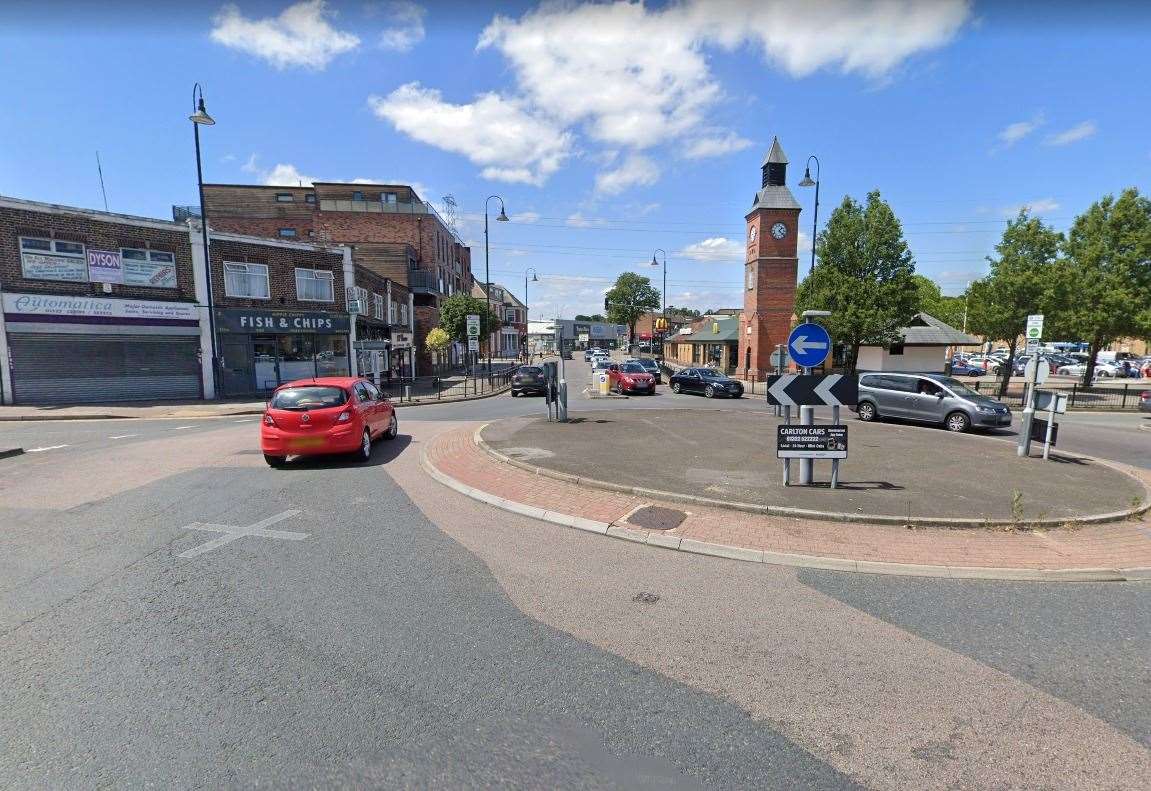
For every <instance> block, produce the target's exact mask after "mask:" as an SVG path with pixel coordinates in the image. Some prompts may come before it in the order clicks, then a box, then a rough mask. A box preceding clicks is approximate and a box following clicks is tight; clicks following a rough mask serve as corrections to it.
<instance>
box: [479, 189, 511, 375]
mask: <svg viewBox="0 0 1151 791" xmlns="http://www.w3.org/2000/svg"><path fill="white" fill-rule="evenodd" d="M492 198H495V199H496V200H498V201H499V202H500V216H499V217H496V222H507V221H508V214H507V212H506V211H505V210H504V199H503V198H501V197H500V196H499V195H489V196H488V199H487V200H485V201H484V299H485V300H486V301H487V305H488V312H489V313H490V312H491V309H492V294H491V289H492V274H491V263H490V256H489V253H488V204H489V203H491V201H492ZM491 375H492V336H491V335H490V334H489V335H488V376H489V377H490V376H491Z"/></svg>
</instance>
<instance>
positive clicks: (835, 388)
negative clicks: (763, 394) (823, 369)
mask: <svg viewBox="0 0 1151 791" xmlns="http://www.w3.org/2000/svg"><path fill="white" fill-rule="evenodd" d="M858 401H859V377H858V376H844V375H843V374H827V375H825V376H821V375H819V374H780V375H776V376H769V377H768V378H767V403H769V404H771V405H772V406H787V407H792V406H855V404H856V403H857V402H858Z"/></svg>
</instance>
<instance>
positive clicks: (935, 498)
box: [482, 409, 1149, 528]
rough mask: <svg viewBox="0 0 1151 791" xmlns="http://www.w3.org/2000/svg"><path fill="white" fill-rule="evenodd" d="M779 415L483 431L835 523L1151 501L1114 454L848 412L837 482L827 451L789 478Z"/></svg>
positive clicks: (1110, 512) (995, 522) (585, 463)
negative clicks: (1041, 452) (1032, 448)
mask: <svg viewBox="0 0 1151 791" xmlns="http://www.w3.org/2000/svg"><path fill="white" fill-rule="evenodd" d="M848 414H850V413H848ZM780 422H781V421H780V419H779V418H776V417H774V416H773V415H771V414H769V413H767V412H744V411H738V412H737V411H732V410H704V409H696V410H682V409H645V410H643V411H642V412H636V411H634V410H626V411H625V410H613V411H600V412H596V413H594V415H588V416H586V417H585V418H584V419H582V420H581V419H580V417H579V416H576V417H575V420H573V421H572V422H571V423H568V424H559V423H548V422H547V421H546V420H538V419H516V420H505V421H500V422H498V423H493V424H491V425H489V426H487V427H486V428H485V429H484V431H483V432H482V440H483V442H484V444H485V446H486V447H487V448H490V449H491V450H492V451H493V452H494V453H496V454H499V455H500V456H502V457H506V458H507V459H509V460H511V461H512V462H513V463H515V462H516V461H517V458H516V453H517V452H528V453H531V454H534V456H533V458H532V460H531V465H532V467H533V471H538V472H540V473H541V474H543V475H549V474H554V475H557V476H561V477H563V478H564V479H571V478H576V479H579V481H580V483H581V484H582V485H585V486H589V487H592V488H601V489H605V490H609V491H633V492H638V493H640V494H643V495H648V496H657V497H660V498H663V499H669V500H675V501H679V502H689V503H700V504H706V505H710V506H715V507H723V508H732V509H736V510H741V511H750V512H758V513H769V514H778V515H786V516H799V517H814V518H820V519H829V520H836V521H858V522H870V523H876V524H899V525H906V524H910V525H932V526H944V527H1004V526H1006V527H1017V528H1023V527H1061V526H1063V525H1065V524H1068V523H1075V524H1082V523H1089V522H1102V521H1110V520H1115V519H1126V518H1129V517H1130V516H1132V515H1135V514H1138V513H1142V511H1143V510H1145V509H1146V508H1147V506H1148V505H1149V497H1148V490H1147V488H1146V487H1145V485H1144V484H1143V482H1142V481H1140V480H1137V479H1136V478H1133V477H1132V476H1131V475H1128V474H1126V473H1125V472H1123V471H1121V470H1120V469H1119V468H1118V467H1117V466H1116V465H1112V464H1110V463H1106V462H1102V461H1099V460H1096V459H1089V458H1086V457H1082V456H1076V455H1070V454H1065V453H1058V454H1056V457H1055V458H1054V459H1053V460H1051V461H1047V462H1044V461H1042V460H1039V459H1020V458H1019V457H1018V456H1017V455H1016V453H1015V447H1014V446H1013V445H1011V444H1009V443H1005V442H998V441H995V440H994V439H992V438H990V437H987V436H983V435H980V434H955V433H952V432H948V431H944V430H942V429H932V428H925V427H919V426H909V425H899V424H894V423H870V424H869V423H862V422H860V421H857V420H853V419H850V418H849V420H848V422H849V423H850V425H849V429H848V431H849V434H850V445H849V447H850V454H849V456H848V458H847V459H844V460H843V461H841V462H840V472H839V486H838V488H836V489H831V488H830V485H829V478H830V469H831V463H830V462H828V461H817V462H815V480H816V484H815V485H813V486H798V485H791V486H784V484H783V475H782V465H781V462H779V461H778V460H777V459H776V458H775V442H776V427H777V426H778V425H779V424H780ZM524 449H527V451H525V450H524ZM797 479H798V462H797V461H793V462H792V482H793V484H794V482H795V481H796V480H797Z"/></svg>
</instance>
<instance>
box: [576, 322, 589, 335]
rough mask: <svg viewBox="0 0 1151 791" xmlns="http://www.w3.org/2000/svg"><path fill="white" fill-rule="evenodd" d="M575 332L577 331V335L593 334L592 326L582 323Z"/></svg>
mask: <svg viewBox="0 0 1151 791" xmlns="http://www.w3.org/2000/svg"><path fill="white" fill-rule="evenodd" d="M574 331H575V334H576V335H590V334H591V325H590V324H582V323H580V324H576V325H575V328H574Z"/></svg>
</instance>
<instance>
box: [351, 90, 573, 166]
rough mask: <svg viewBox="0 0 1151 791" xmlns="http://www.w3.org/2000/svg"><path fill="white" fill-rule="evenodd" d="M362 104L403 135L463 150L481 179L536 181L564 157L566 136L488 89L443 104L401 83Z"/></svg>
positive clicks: (437, 94)
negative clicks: (459, 101) (461, 100)
mask: <svg viewBox="0 0 1151 791" xmlns="http://www.w3.org/2000/svg"><path fill="white" fill-rule="evenodd" d="M368 103H369V104H370V106H371V107H372V110H373V111H374V112H375V113H376V115H377V116H378V117H380V118H382V119H384V120H386V121H390V122H391V123H392V124H393V125H394V126H395V127H396V129H398V130H399V131H401V132H403V133H404V134H406V135H408V136H409V137H412V138H414V139H416V140H419V141H420V142H423V143H428V144H429V145H434V146H436V147H437V148H442V149H444V150H445V151H452V152H455V153H457V154H463V155H464V156H466V157H467V158H468V159H470V160H471V161H472V162H473V163H475V164H476V165H479V166H480V167H481V168H482V171H481V173H482V175H483V177H484V178H488V179H493V180H496V181H509V182H513V183H524V184H535V185H541V184H543V183H544V182H545V181H547V179H548V177H549V176H550V175H551V174H552V173H554V172H555V171H556V170H558V169H559V167H560V164H561V163H562V162H563V160H564V159H565V158H566V157H567V156H568V153H569V150H570V147H571V135H570V134H569V133H567V132H565V131H563V130H562V129H561V128H559V127H558V126H556V125H555V124H553V123H551V122H550V121H548V120H546V119H544V118H542V117H539V116H536V115H533V114H532V113H531V112H530V111H529V110H528V109H527V108H525V106H524V104H523V102H521V101H519V100H516V99H506V98H504V97H501V96H499V95H497V94H494V93H487V94H482V95H480V96H478V97H476V100H475V101H474V102H471V103H470V104H451V103H450V102H445V101H444V100H443V99H442V98H441V95H440V92H439V91H437V90H433V89H430V88H424V87H422V86H421V85H420V84H419V83H418V82H412V83H408V84H407V85H401V86H400V87H399V88H397V89H396V90H394V91H392V92H391V93H390V94H388V95H387V96H384V97H380V96H372V97H370V98H369V99H368Z"/></svg>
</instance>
